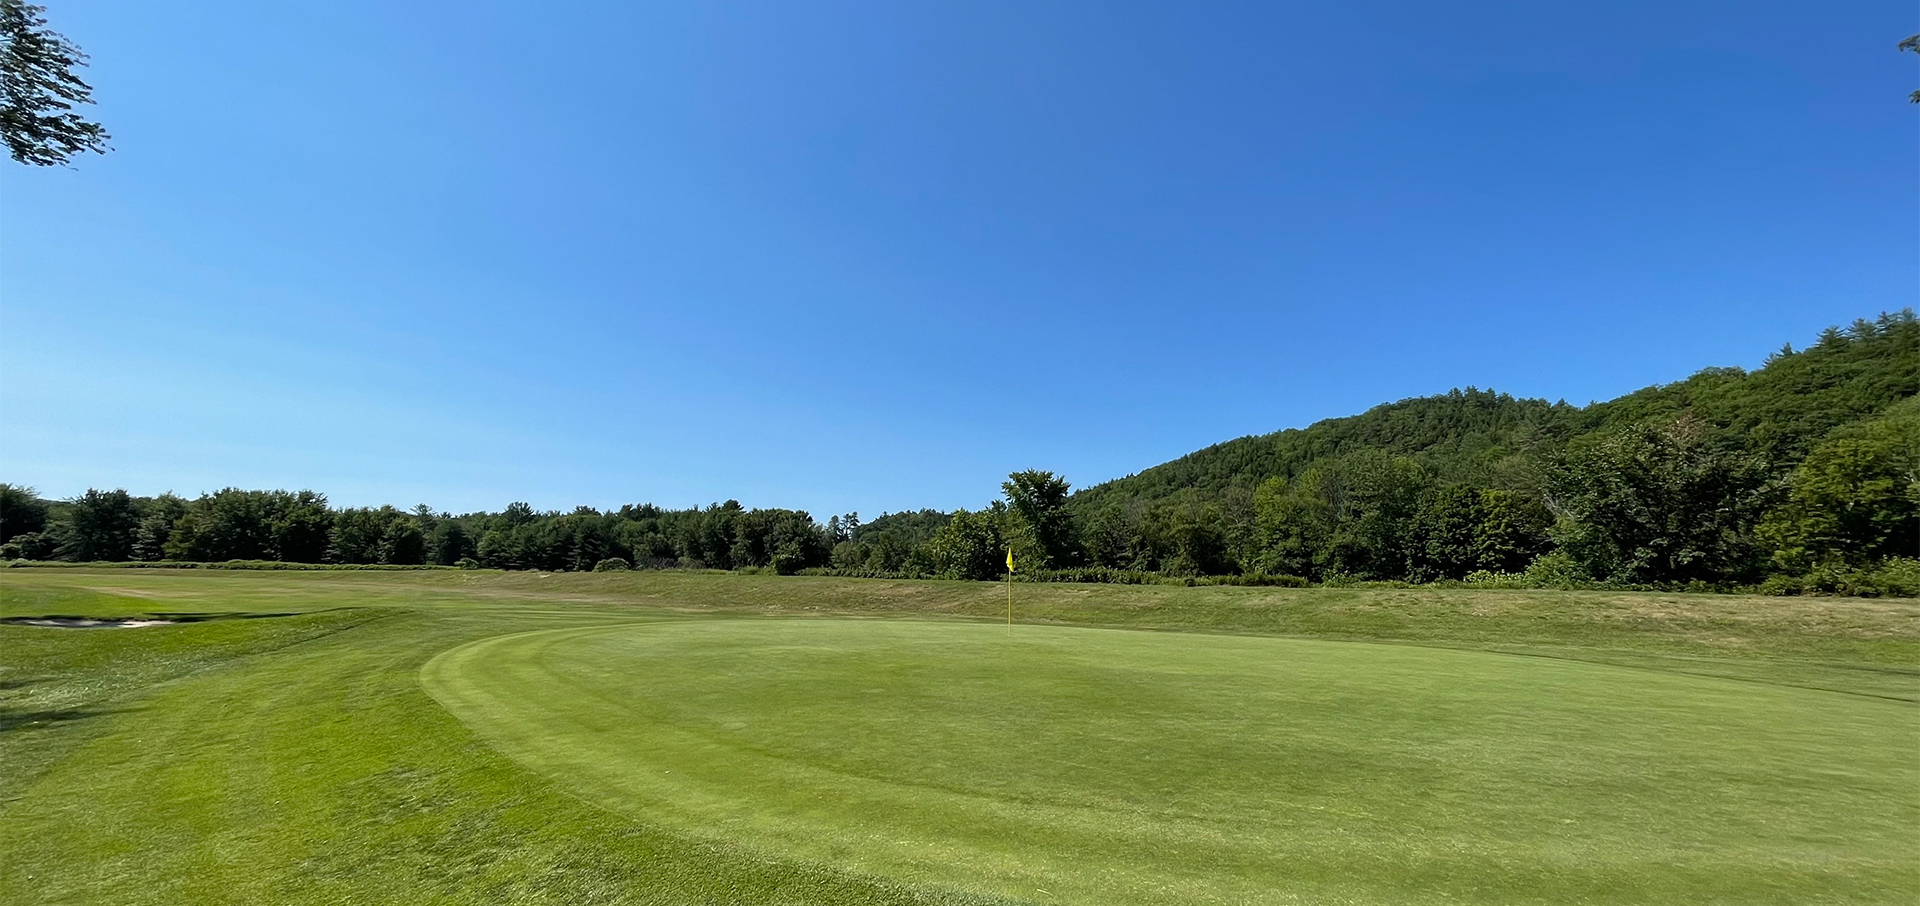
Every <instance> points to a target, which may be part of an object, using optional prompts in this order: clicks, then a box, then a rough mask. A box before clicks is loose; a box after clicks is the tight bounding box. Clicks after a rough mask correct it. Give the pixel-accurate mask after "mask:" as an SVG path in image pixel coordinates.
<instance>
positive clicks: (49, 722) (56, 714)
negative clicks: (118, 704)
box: [0, 708, 118, 733]
mask: <svg viewBox="0 0 1920 906" xmlns="http://www.w3.org/2000/svg"><path fill="white" fill-rule="evenodd" d="M115 713H118V711H117V710H116V709H110V708H54V709H48V710H22V711H15V710H12V709H9V708H0V733H17V732H20V731H22V730H45V729H51V728H53V727H57V726H60V725H62V724H70V723H73V722H75V721H81V720H86V719H87V718H89V717H105V716H106V715H109V714H115Z"/></svg>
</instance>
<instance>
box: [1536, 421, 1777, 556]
mask: <svg viewBox="0 0 1920 906" xmlns="http://www.w3.org/2000/svg"><path fill="white" fill-rule="evenodd" d="M1549 485H1550V487H1551V494H1552V497H1551V502H1552V503H1553V504H1554V505H1556V506H1557V508H1558V510H1559V515H1560V517H1561V518H1560V522H1559V525H1558V526H1557V527H1556V529H1555V532H1556V534H1557V535H1558V540H1559V541H1560V544H1561V546H1562V547H1564V548H1565V549H1566V551H1567V553H1568V554H1570V555H1571V556H1572V557H1573V559H1574V560H1575V562H1578V563H1579V564H1581V566H1582V567H1583V568H1585V569H1586V570H1587V572H1588V573H1589V574H1591V575H1592V576H1593V577H1594V578H1597V579H1602V580H1606V581H1613V582H1624V583H1635V584H1639V583H1659V582H1688V581H1694V580H1702V581H1709V582H1714V581H1729V580H1742V579H1746V578H1748V577H1749V575H1750V573H1751V572H1752V570H1753V569H1754V568H1755V567H1757V566H1758V565H1759V563H1758V560H1757V556H1756V555H1757V553H1758V550H1759V548H1758V546H1757V545H1756V544H1755V542H1754V539H1753V528H1754V524H1755V523H1756V522H1757V521H1758V516H1759V514H1760V513H1761V511H1762V510H1764V509H1765V506H1766V503H1767V491H1768V483H1767V476H1766V469H1765V467H1764V465H1763V464H1762V463H1761V462H1760V461H1759V460H1757V459H1755V458H1754V457H1753V456H1751V455H1750V454H1746V453H1743V452H1741V451H1737V450H1728V449H1725V448H1724V447H1722V446H1720V445H1718V444H1716V443H1714V441H1713V438H1712V437H1711V436H1710V435H1709V433H1708V430H1707V426H1706V425H1705V424H1704V423H1703V422H1702V421H1701V420H1700V419H1699V418H1697V417H1695V416H1693V415H1692V414H1691V413H1685V414H1682V415H1681V416H1680V417H1679V418H1678V419H1674V420H1672V421H1667V422H1649V423H1644V424H1640V425H1634V426H1631V427H1629V428H1626V429H1624V430H1620V431H1616V432H1613V433H1610V434H1607V435H1604V436H1601V437H1599V438H1597V439H1596V441H1595V442H1593V443H1588V444H1581V445H1578V446H1576V447H1574V448H1573V449H1572V450H1571V451H1570V452H1569V453H1568V454H1567V456H1566V459H1565V460H1564V462H1562V463H1561V464H1560V465H1559V466H1558V467H1557V468H1556V469H1555V471H1554V473H1553V475H1552V476H1551V478H1550V480H1549Z"/></svg>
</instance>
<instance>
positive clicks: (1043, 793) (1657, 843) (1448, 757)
mask: <svg viewBox="0 0 1920 906" xmlns="http://www.w3.org/2000/svg"><path fill="white" fill-rule="evenodd" d="M422 679H423V682H424V684H425V686H426V688H427V690H428V691H429V692H430V693H431V694H432V695H433V696H434V697H435V698H436V699H438V700H439V701H440V702H441V703H442V704H444V705H445V706H446V707H447V708H449V709H450V710H451V711H452V712H453V713H454V714H455V715H456V716H458V717H459V718H460V719H461V720H463V721H464V722H466V723H467V724H468V725H469V726H471V727H473V728H474V729H475V730H476V731H477V732H478V733H479V734H480V735H481V736H482V738H484V739H486V740H487V741H488V742H489V743H490V744H491V745H493V746H495V747H496V748H498V749H500V750H501V751H503V752H505V753H507V754H508V755H510V756H512V757H513V758H515V759H516V760H518V761H520V762H521V763H523V764H525V765H528V766H529V767H531V768H533V769H534V770H536V771H539V772H541V773H543V774H545V775H547V776H549V777H551V778H553V779H555V780H556V781H558V782H559V783H561V784H562V785H563V786H565V787H567V788H570V789H572V790H574V791H575V792H576V793H578V794H579V795H581V796H583V797H584V798H586V799H588V800H590V801H592V802H595V803H598V804H601V805H603V806H606V807H608V808H610V809H613V810H615V811H618V812H621V813H624V814H628V815H632V816H635V817H639V818H643V819H645V820H648V821H655V822H660V823H664V824H666V825H668V826H670V827H676V828H679V829H682V830H685V831H687V832H691V833H694V834H697V835H701V836H706V837H710V838H713V839H719V840H726V841H729V842H733V843H740V844H745V845H749V846H752V847H756V848H759V849H762V850H764V851H766V852H768V853H770V854H773V855H776V856H780V857H786V858H799V859H804V860H813V861H819V862H823V863H827V864H831V865H835V866H840V867H844V868H848V869H852V870H855V871H859V872H862V873H869V874H873V875H879V876H883V877H891V878H897V879H900V880H903V881H908V882H917V883H928V884H934V885H939V886H944V887H952V888H957V889H962V890H974V891H978V892H982V893H992V894H1001V895H1008V896H1015V897H1026V898H1034V899H1040V900H1046V901H1052V902H1063V903H1089V904H1093V903H1101V904H1105V903H1118V902H1136V903H1168V902H1182V903H1289V902H1327V903H1443V902H1486V903H1496V902H1497V903H1570V902H1587V903H1647V902H1690V903H1743V904H1744V903H1763V902H1778V903H1817V902H1831V903H1869V902H1889V903H1893V902H1910V901H1912V900H1913V898H1914V897H1915V896H1916V895H1920V878H1916V875H1915V873H1914V872H1913V870H1912V866H1913V860H1914V857H1915V845H1914V841H1913V839H1912V831H1913V829H1914V828H1915V827H1920V803H1917V802H1916V801H1915V799H1914V796H1913V795H1912V793H1913V791H1914V790H1916V789H1920V764H1916V763H1915V760H1914V759H1913V758H1912V757H1911V756H1912V753H1913V751H1914V739H1913V735H1914V734H1913V726H1912V725H1913V723H1914V711H1913V708H1912V707H1911V706H1910V705H1906V704H1902V703H1895V702H1888V701H1880V700H1874V699H1870V698H1864V697H1859V696H1848V695H1840V694H1834V693H1827V692H1821V691H1816V690H1807V689H1798V688H1791V687H1782V686H1771V685H1764V684H1756V683H1742V682H1736V681H1729V680H1721V679H1715V678H1703V677H1692V676H1682V675H1675V674H1668V673H1659V672H1652V671H1641V670H1631V669H1622V668H1614V667H1606V666H1599V665H1593V664H1584V663H1578V662H1567V661H1555V660H1549V659H1540V658H1525V657H1514V656H1506V655H1499V654H1491V653H1483V652H1467V651H1457V650H1443V649H1430V648H1420V647H1412V646H1396V645H1378V644H1362V643H1344V642H1317V641H1302V640H1290V639H1273V638H1247V637H1222V636H1213V635H1196V634H1183V633H1142V632H1130V631H1116V630H1094V629H1074V628H1058V627H1020V628H1019V629H1017V630H1016V632H1015V634H1014V636H1013V637H1012V638H1011V639H1009V638H1007V636H1006V635H1005V631H1004V629H1002V628H999V627H994V626H982V625H973V624H958V623H932V622H920V621H899V620H893V621H872V620H716V621H697V622H686V623H649V624H639V625H628V626H613V627H589V628H572V629H557V630H541V631H534V632H526V633H519V634H514V635H508V636H502V637H496V638H491V639H486V640H482V641H479V642H475V643H471V644H468V645H465V646H463V647H460V648H456V649H454V650H451V651H448V652H446V653H443V654H442V655H440V656H438V657H436V658H434V659H433V660H432V661H430V662H429V663H428V664H427V665H426V667H425V668H424V669H423V671H422Z"/></svg>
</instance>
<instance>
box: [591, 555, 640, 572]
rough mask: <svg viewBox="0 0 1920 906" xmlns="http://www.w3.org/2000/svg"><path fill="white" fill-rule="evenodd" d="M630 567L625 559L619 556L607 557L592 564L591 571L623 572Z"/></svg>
mask: <svg viewBox="0 0 1920 906" xmlns="http://www.w3.org/2000/svg"><path fill="white" fill-rule="evenodd" d="M632 568H633V567H632V566H629V565H627V561H626V560H624V559H621V558H619V557H608V558H607V559H605V560H602V561H600V562H599V563H595V564H594V565H593V571H594V572H596V573H623V572H626V571H627V570H630V569H632Z"/></svg>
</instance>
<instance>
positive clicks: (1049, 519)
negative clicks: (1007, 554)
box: [1000, 469, 1080, 568]
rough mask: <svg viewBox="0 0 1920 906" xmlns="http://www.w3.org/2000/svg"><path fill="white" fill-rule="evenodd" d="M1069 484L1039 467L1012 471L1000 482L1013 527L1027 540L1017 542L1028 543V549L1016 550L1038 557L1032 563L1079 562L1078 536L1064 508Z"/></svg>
mask: <svg viewBox="0 0 1920 906" xmlns="http://www.w3.org/2000/svg"><path fill="white" fill-rule="evenodd" d="M1072 487H1073V486H1072V485H1069V484H1068V483H1067V480H1066V479H1065V478H1061V477H1060V476H1058V475H1055V474H1053V473H1052V472H1043V471H1040V470H1038V469H1028V470H1027V471H1025V472H1014V473H1013V474H1011V475H1008V476H1007V480H1006V481H1005V482H1002V483H1001V485H1000V490H1001V491H1002V492H1003V493H1005V494H1006V497H1007V507H1008V509H1009V510H1011V511H1012V513H1013V517H1014V522H1015V523H1016V531H1017V532H1018V533H1019V534H1022V535H1024V536H1025V537H1024V539H1022V540H1025V541H1026V542H1028V544H1026V545H1018V546H1021V547H1031V550H1030V551H1016V552H1015V553H1016V554H1027V555H1029V556H1031V557H1032V558H1033V559H1034V560H1035V561H1037V562H1035V563H1034V564H1033V565H1034V566H1038V567H1041V568H1049V567H1061V566H1073V565H1075V564H1076V563H1078V562H1079V559H1080V545H1079V539H1078V538H1076V537H1075V534H1076V533H1075V532H1074V524H1073V516H1072V514H1070V513H1068V512H1067V495H1068V493H1069V492H1070V491H1071V490H1072Z"/></svg>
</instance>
